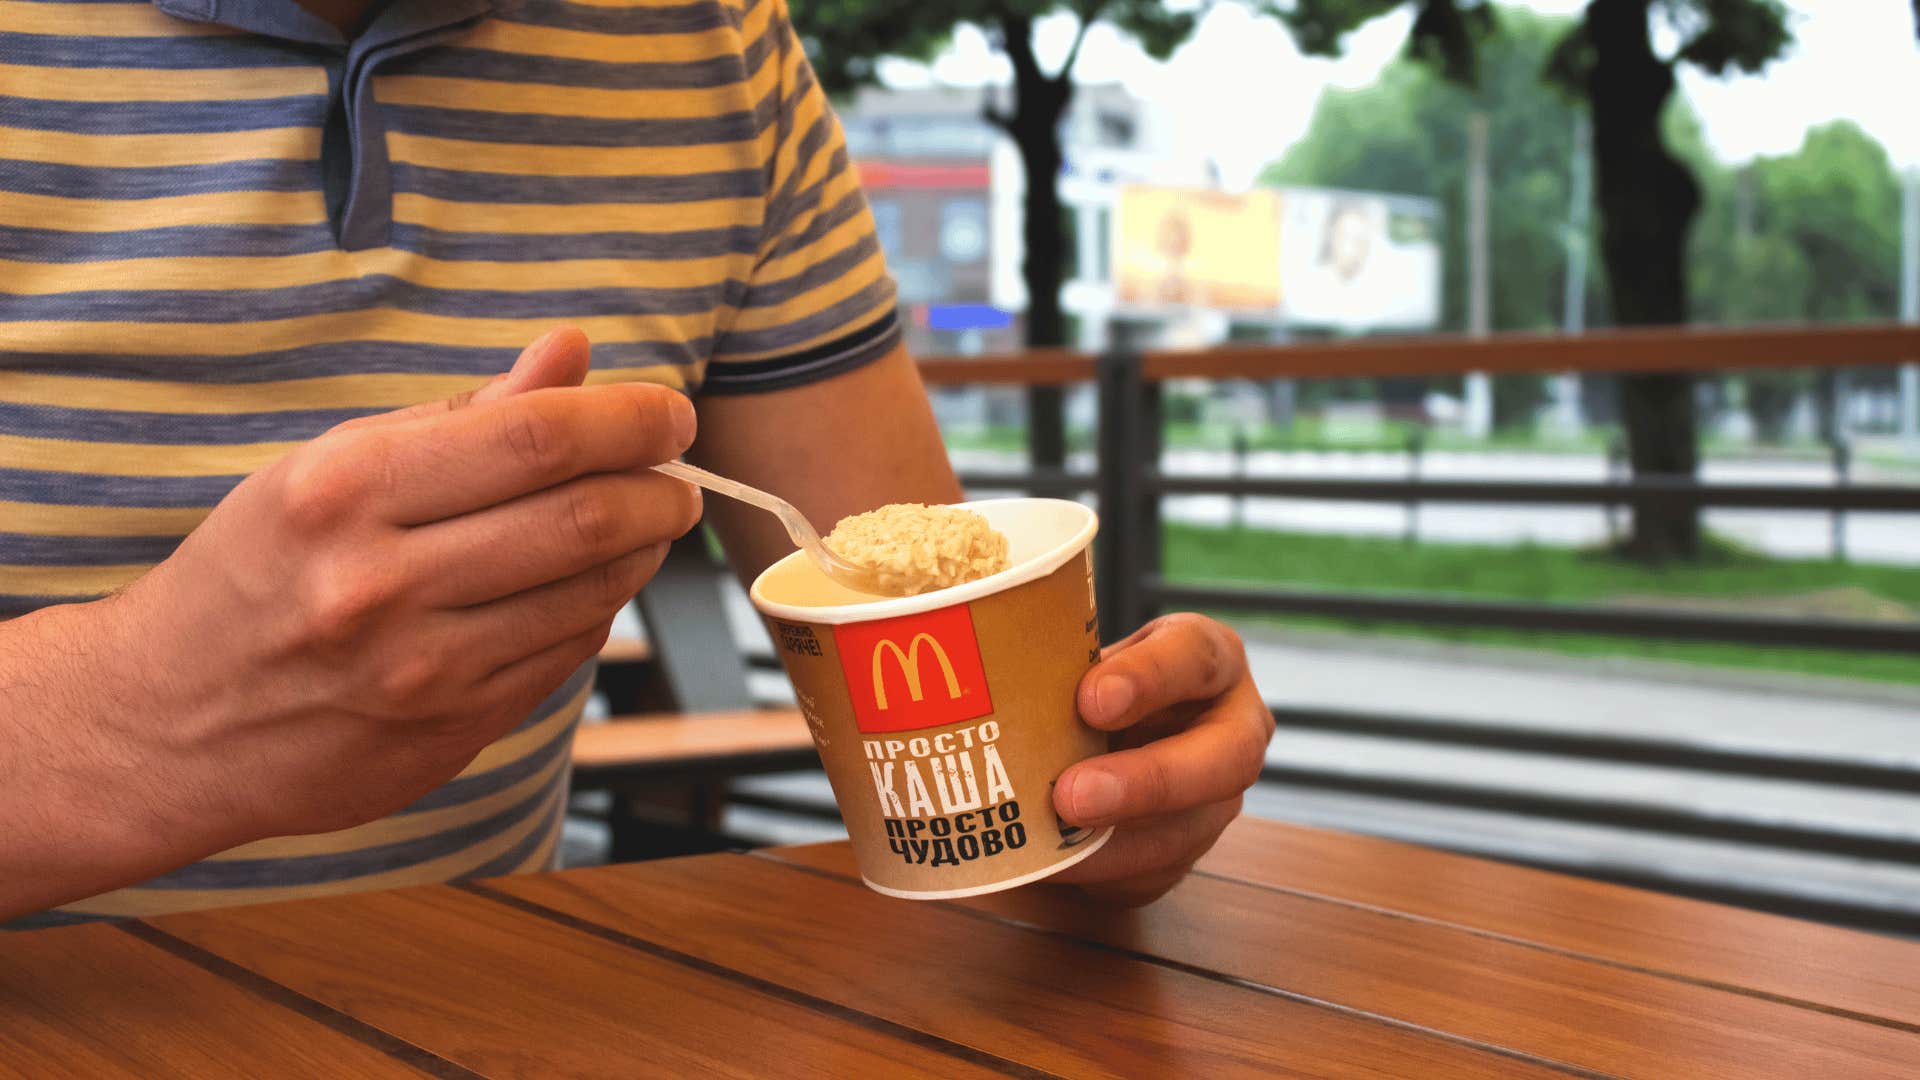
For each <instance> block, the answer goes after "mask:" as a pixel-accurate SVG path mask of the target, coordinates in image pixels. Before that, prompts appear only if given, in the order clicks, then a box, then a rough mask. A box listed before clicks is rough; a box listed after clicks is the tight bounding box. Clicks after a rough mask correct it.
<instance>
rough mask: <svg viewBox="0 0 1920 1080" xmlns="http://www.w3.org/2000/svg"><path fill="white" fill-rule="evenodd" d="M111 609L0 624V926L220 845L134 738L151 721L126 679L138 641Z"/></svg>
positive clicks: (148, 703)
mask: <svg viewBox="0 0 1920 1080" xmlns="http://www.w3.org/2000/svg"><path fill="white" fill-rule="evenodd" d="M115 604H116V601H115V600H112V599H109V600H102V601H96V602H94V603H90V604H67V605H58V606H55V607H50V608H45V609H43V610H41V611H37V612H34V613H32V614H30V615H27V616H24V617H22V618H19V619H14V620H12V621H10V622H6V623H0V746H3V747H4V750H5V752H4V753H3V754H0V922H4V921H5V920H7V919H10V918H13V917H15V916H18V915H22V914H26V913H28V912H32V911H38V910H41V909H43V908H47V907H52V906H54V905H57V904H61V903H65V902H67V901H70V900H76V899H79V898H82V897H86V896H91V895H94V894H96V893H100V892H104V891H107V890H109V889H113V888H117V887H119V886H122V885H128V884H132V883H134V882H138V881H142V880H145V879H147V878H149V877H153V876H154V875H156V874H160V873H164V872H165V871H167V870H169V869H172V868H173V867H176V866H180V865H183V864H185V863H187V862H190V861H192V860H193V859H196V858H199V857H201V856H203V855H206V854H210V853H212V852H213V851H215V850H218V848H219V847H221V846H223V844H222V838H221V837H219V836H216V835H215V834H214V831H213V830H212V829H211V828H210V827H209V826H211V825H212V824H214V823H212V822H206V821H199V820H196V815H194V814H192V813H190V812H187V811H186V809H185V807H184V806H183V802H184V801H185V799H186V797H187V796H186V792H187V791H188V789H189V788H188V785H187V783H186V778H185V777H180V776H176V775H172V774H173V773H174V772H175V771H176V770H174V769H173V768H172V765H171V763H170V762H169V761H168V760H166V757H167V756H166V755H156V754H154V753H153V750H152V747H153V746H154V745H155V740H152V739H149V738H147V737H146V736H147V735H148V734H151V733H153V732H154V731H155V727H154V725H157V724H161V723H164V722H165V719H164V717H162V716H160V715H158V713H159V711H160V709H159V706H158V704H157V703H156V702H155V701H154V700H153V699H152V697H151V695H150V691H149V688H147V687H144V686H142V685H141V679H140V678H139V676H138V675H136V674H134V673H133V671H132V670H130V669H131V668H134V667H136V666H137V663H136V660H135V657H133V656H131V655H129V653H130V651H131V650H132V649H133V648H135V647H136V646H135V643H136V642H137V640H138V639H137V637H136V636H135V635H133V634H130V633H126V632H124V631H125V630H128V629H130V628H128V627H125V626H124V625H123V623H122V621H121V613H120V612H119V611H117V610H116V609H115ZM156 757H159V758H160V760H155V758H156Z"/></svg>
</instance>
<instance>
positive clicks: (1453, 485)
mask: <svg viewBox="0 0 1920 1080" xmlns="http://www.w3.org/2000/svg"><path fill="white" fill-rule="evenodd" d="M1915 359H1920V327H1913V326H1899V325H1863V326H1848V327H1833V328H1820V329H1812V328H1805V329H1802V328H1794V329H1773V330H1746V331H1722V330H1667V329H1658V330H1625V331H1615V332H1608V333H1594V334H1588V335H1585V336H1582V337H1577V338H1564V337H1554V336H1517V335H1516V336H1496V337H1493V338H1487V339H1478V340H1460V339H1444V340H1409V339H1391V340H1379V341H1362V342H1354V343H1342V344H1328V345H1286V346H1264V345H1261V346H1251V345H1234V346H1227V347H1221V348H1216V349H1210V350H1205V351H1199V352H1157V351H1145V352H1131V351H1115V352H1112V353H1109V354H1106V355H1101V356H1092V355H1086V354H1079V353H1073V352H1069V351H1063V350H1052V351H1046V352H1036V353H1030V354H1025V355H1019V356H1011V357H992V358H971V359H936V360H928V361H924V362H923V363H922V365H921V368H922V373H923V377H924V378H925V380H926V381H927V382H928V383H931V384H935V385H968V384H1001V385H1018V386H1028V387H1031V386H1035V385H1040V386H1055V387H1058V386H1064V385H1069V384H1074V383H1094V384H1096V385H1097V387H1098V397H1099V417H1100V429H1099V435H1098V442H1097V456H1098V468H1097V471H1093V472H1075V471H1068V470H1066V469H1064V468H1062V467H1059V466H1057V465H1048V466H1045V467H1041V468H1037V469H1024V470H1020V471H1009V472H971V473H963V475H962V480H963V482H964V483H966V485H967V486H968V487H970V488H974V489H1011V490H1026V491H1030V492H1034V493H1037V494H1053V495H1073V494H1084V493H1086V492H1093V493H1094V494H1095V495H1096V497H1097V500H1098V504H1099V509H1100V512H1101V517H1102V526H1101V532H1100V539H1099V542H1098V543H1099V546H1098V550H1097V557H1096V568H1097V574H1098V586H1099V590H1100V594H1101V600H1100V603H1101V613H1102V620H1101V621H1102V623H1103V624H1104V626H1105V628H1106V633H1107V635H1108V636H1109V637H1110V638H1112V637H1118V636H1121V635H1124V634H1126V633H1128V632H1130V631H1131V630H1132V629H1133V628H1135V627H1137V626H1138V625H1140V624H1142V623H1143V622H1145V621H1146V620H1148V619H1150V618H1152V617H1153V616H1154V615H1156V614H1158V613H1159V612H1161V611H1162V610H1166V609H1169V608H1177V607H1192V608H1200V609H1204V610H1209V611H1215V612H1221V613H1247V614H1267V615H1282V616H1318V617H1336V618H1341V619H1352V620H1371V621H1385V622H1400V623H1417V624H1430V625H1444V626H1450V627H1487V628H1499V629H1504V630H1518V631H1534V632H1562V633H1579V634H1589V635H1604V636H1616V637H1634V638H1663V639H1673V640H1686V641H1697V642H1721V643H1733V644H1742V645H1768V646H1796V647H1812V648H1819V649H1839V650H1864V651H1872V652H1876V653H1881V654H1906V655H1911V656H1914V657H1915V659H1916V663H1920V624H1916V623H1911V622H1909V623H1900V622H1870V621H1849V620H1841V619H1825V618H1821V619H1809V618H1784V617H1772V616H1755V615H1739V614H1723V613H1715V612H1700V611H1680V610H1648V609H1644V608H1638V607H1636V608H1633V609H1631V610H1628V609H1621V608H1596V607H1591V606H1579V605H1570V604H1553V603H1534V602H1518V601H1506V600H1490V599H1476V598H1470V597H1462V596H1443V595H1434V594H1425V593H1420V594H1409V593H1401V594H1380V593H1359V592H1345V591H1330V590H1322V589H1314V588H1303V587H1280V586H1271V585H1260V586H1254V585H1247V586H1240V585H1233V586H1225V585H1212V584H1209V585H1197V584H1190V583H1183V582H1180V581H1176V580H1170V579H1169V577H1168V575H1167V572H1166V567H1165V566H1164V565H1163V560H1162V552H1161V537H1162V500H1163V499H1164V498H1165V497H1167V496H1170V495H1192V494H1213V495H1229V496H1242V497H1247V496H1269V497H1283V498H1293V499H1323V500H1355V501H1370V502H1390V503H1398V504H1419V503H1474V504H1507V505H1559V506H1567V505H1574V506H1596V507H1603V508H1609V509H1625V510H1628V511H1631V510H1633V509H1635V508H1643V507H1652V506H1657V505H1665V506H1673V505H1680V506H1688V507H1694V508H1729V507H1733V508H1772V509H1800V510H1811V511H1827V512H1830V513H1838V512H1842V511H1844V512H1848V513H1882V512H1916V511H1920V487H1914V486H1895V485H1884V484H1858V483H1849V484H1845V485H1840V486H1810V485H1773V484H1752V483H1739V484H1720V483H1704V482H1698V481H1694V480H1686V479H1677V478H1673V477H1640V478H1625V479H1620V480H1617V481H1607V482H1564V483H1563V482H1545V481H1524V482H1514V481H1484V482H1483V481H1458V480H1428V479H1418V478H1399V479H1375V478H1322V477H1313V478H1296V477H1273V478H1267V477H1250V476H1245V475H1240V474H1238V473H1224V472H1223V473H1220V474H1218V475H1185V474H1182V475H1168V474H1167V473H1165V472H1163V471H1162V468H1161V460H1162V450H1163V446H1162V432H1163V429H1164V415H1163V412H1162V408H1161V396H1162V395H1161V389H1162V386H1163V384H1165V383H1166V382H1167V381H1168V380H1170V379H1188V378H1199V379H1213V380H1226V379H1250V380H1268V379H1279V378H1308V379H1310V378H1325V377H1340V378H1360V377H1381V376H1408V375H1421V376H1444V375H1459V374H1463V373H1466V372H1469V371H1484V372H1490V373H1496V374H1499V373H1523V372H1524V373H1561V372H1580V373H1596V372H1612V373H1632V372H1656V371H1658V372H1672V371H1686V372H1701V373H1705V372H1721V371H1726V370H1750V369H1756V368H1767V367H1846V366H1857V365H1872V364H1894V363H1901V362H1909V361H1913V360H1915ZM1275 716H1276V720H1277V721H1278V723H1279V724H1280V725H1281V726H1282V728H1283V729H1286V730H1293V731H1327V732H1342V733H1347V734H1352V733H1359V734H1363V735H1369V736H1373V737H1377V738H1380V739H1388V740H1392V739H1398V740H1405V741H1408V742H1411V743H1417V744H1419V745H1423V746H1424V745H1438V746H1443V747H1454V748H1460V747H1470V748H1482V749H1485V748H1491V749H1496V750H1501V751H1509V752H1514V753H1519V754H1537V755H1550V756H1553V757H1555V758H1560V759H1568V760H1575V761H1583V762H1611V763H1643V764H1653V765H1659V766H1665V767H1671V768H1680V769H1690V770H1699V771H1703V772H1709V773H1712V774H1714V775H1717V776H1735V777H1752V778H1761V779H1772V780H1788V781H1794V782H1801V783H1810V784H1820V785H1829V786H1831V787H1833V788H1835V789H1836V790H1837V789H1842V788H1844V789H1848V790H1851V791H1871V792H1879V793H1888V792H1891V793H1898V794H1901V795H1909V796H1911V795H1920V765H1916V762H1920V716H1916V718H1915V728H1914V732H1915V744H1916V753H1915V754H1914V755H1912V756H1909V757H1907V758H1905V759H1902V760H1892V761H1885V760H1866V759H1862V758H1860V757H1858V756H1851V757H1850V756H1845V755H1823V754H1821V753H1818V752H1791V753H1776V752H1771V751H1767V750H1744V751H1743V750H1728V749H1725V748H1703V747H1699V746H1690V745H1687V744H1686V743H1685V742H1684V741H1683V740H1663V739H1658V738H1646V737H1624V736H1623V737H1613V736H1609V735H1607V734H1605V733H1580V734H1566V733H1554V732H1551V731H1545V730H1542V729H1540V728H1537V727H1528V726H1525V725H1515V724H1501V723H1491V722H1487V723H1482V722H1477V721H1471V720H1461V719H1458V718H1443V717H1402V716H1379V715H1368V714H1362V713H1356V712H1345V711H1340V710H1299V709H1288V708H1276V710H1275ZM1817 722H1818V718H1817V717H1814V716H1810V717H1809V723H1817ZM1268 778H1269V779H1271V780H1273V781H1275V782H1277V783H1285V784H1289V785H1295V786H1302V787H1306V788H1311V789H1316V790H1326V791H1346V792H1369V791H1372V792H1376V793H1377V792H1383V791H1390V793H1391V794H1392V795H1393V796H1394V797H1395V798H1399V799H1409V798H1410V799H1415V800H1418V801H1421V802H1428V803H1434V804H1438V805H1443V806H1449V807H1454V808H1466V809H1486V810H1497V811H1500V812H1505V813H1513V814H1519V815H1524V816H1528V817H1537V818H1545V819H1551V820H1554V821H1561V822H1576V823H1577V822H1599V823H1605V824H1608V825H1611V826H1617V827H1622V828H1626V829H1633V830H1642V831H1645V832H1648V833H1657V834H1661V835H1677V836H1692V837H1709V838H1716V839H1721V840H1727V841H1733V842H1737V843H1741V844H1747V845H1758V846H1763V847H1766V848H1769V849H1779V850H1786V851H1807V852H1822V853H1828V854H1838V855H1844V856H1847V857H1849V858H1856V859H1860V860H1869V861H1873V862H1876V863H1880V864H1886V865H1895V866H1899V867H1903V868H1920V836H1915V835H1904V834H1900V835H1889V834H1887V833H1885V832H1883V831H1882V832H1875V831H1867V830H1857V829H1846V828H1834V827H1830V826H1828V825H1820V824H1814V825H1809V824H1806V823H1802V822H1795V821H1793V820H1786V819H1781V818H1780V817H1778V816H1770V815H1768V814H1766V813H1765V812H1763V811H1762V812H1756V813H1755V814H1754V815H1752V816H1751V817H1747V818H1739V817H1736V818H1728V817H1726V816H1724V815H1713V814H1701V813H1695V812H1692V811H1690V810H1688V809H1687V808H1686V807H1684V806H1678V805H1672V804H1664V803H1662V804H1647V803H1645V802H1636V801H1634V800H1617V801H1616V800H1608V799H1595V798H1584V799H1582V798H1572V797H1562V796H1559V795H1556V794H1554V793H1552V792H1538V791H1535V792H1521V793H1516V792H1513V791H1503V790H1499V789H1496V788H1490V787H1487V786H1484V785H1477V784H1475V783H1473V782H1472V781H1471V779H1470V778H1462V779H1461V780H1460V782H1451V781H1449V782H1445V783H1426V784H1409V783H1407V782H1405V781H1404V780H1392V779H1372V778H1368V777H1366V776H1364V775H1354V774H1351V773H1339V774H1334V773H1328V772H1325V771H1315V770H1310V769H1293V768H1289V767H1288V766H1286V765H1284V764H1279V765H1276V766H1275V767H1273V768H1271V769H1270V770H1269V777H1268ZM1481 853H1483V854H1487V853H1492V854H1500V852H1497V851H1496V852H1487V851H1484V850H1483V851H1482V852H1481ZM1510 857H1513V858H1515V859H1516V860H1517V861H1526V862H1535V863H1539V864H1542V865H1549V866H1556V865H1557V866H1560V867H1561V868H1573V869H1578V870H1580V871H1581V872H1586V873H1591V874H1594V875H1595V876H1601V877H1612V878H1616V879H1619V880H1623V881H1630V882H1634V883H1636V884H1643V885H1654V886H1658V887H1663V888H1670V889H1673V890H1675V891H1682V892H1692V893H1696V894H1699V895H1707V896H1713V897H1715V898H1719V899H1727V900H1733V901H1736V902H1741V903H1746V904H1749V905H1752V906H1757V907H1764V908H1771V909H1775V910H1782V911H1788V912H1793V913H1797V914H1804V915H1810V916H1815V917H1820V918H1826V919H1830V920H1834V921H1841V922H1849V923H1854V924H1857V925H1869V926H1876V927H1891V928H1894V929H1897V930H1901V931H1905V932H1909V933H1920V896H1916V897H1915V898H1914V899H1913V902H1912V903H1911V904H1902V903H1898V902H1896V903H1893V904H1891V905H1890V904H1889V903H1888V902H1887V901H1886V900H1885V898H1884V897H1874V898H1869V897H1864V896H1859V895H1847V894H1846V893H1845V890H1832V889H1826V890H1814V891H1809V890H1804V889H1803V890H1796V889H1794V888H1792V887H1790V884H1789V883H1784V882H1765V881H1761V882H1754V881H1731V880H1728V881H1706V880H1703V879H1701V878H1700V877H1698V876H1691V877H1686V876H1683V877H1675V876H1673V875H1671V874H1666V873H1663V872H1661V871H1660V870H1658V869H1657V868H1648V867H1642V866H1634V865H1627V864H1616V865H1611V866H1605V867H1595V866H1592V865H1573V864H1569V863H1563V862H1558V861H1556V860H1555V859H1552V858H1542V857H1539V856H1538V855H1537V854H1519V855H1513V856H1510ZM1816 893H1817V895H1816Z"/></svg>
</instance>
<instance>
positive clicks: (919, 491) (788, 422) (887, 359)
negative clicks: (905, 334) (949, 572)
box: [692, 347, 963, 581]
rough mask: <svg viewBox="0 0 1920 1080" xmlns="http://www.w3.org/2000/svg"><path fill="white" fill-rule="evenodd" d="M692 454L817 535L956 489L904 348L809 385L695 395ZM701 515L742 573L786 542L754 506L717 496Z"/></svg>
mask: <svg viewBox="0 0 1920 1080" xmlns="http://www.w3.org/2000/svg"><path fill="white" fill-rule="evenodd" d="M692 456H693V457H695V459H696V460H698V461H699V462H700V463H701V464H702V465H705V466H706V467H708V468H710V469H712V470H714V471H715V472H718V473H721V474H722V475H725V476H731V477H734V478H735V479H738V480H742V481H745V482H746V483H749V484H753V485H754V486H756V487H760V488H764V489H766V490H768V491H771V492H773V493H775V494H777V495H779V496H781V497H782V498H785V499H787V500H788V501H789V502H791V503H793V504H794V505H795V506H797V507H799V508H800V510H801V512H802V513H804V514H806V515H807V519H808V520H809V521H811V522H813V525H814V527H815V528H817V529H819V530H820V531H821V532H822V533H825V532H827V531H828V530H829V529H831V528H833V526H834V523H835V522H837V521H839V520H840V518H842V517H844V516H846V515H848V514H855V513H860V512H861V511H865V510H872V509H873V508H875V507H877V506H881V505H883V504H885V503H896V502H926V503H949V502H957V501H958V500H960V499H961V498H962V497H963V496H962V494H961V490H960V484H959V482H958V481H956V480H955V479H954V475H953V466H952V465H951V464H950V463H949V462H948V460H947V450H946V446H945V444H944V443H942V442H941V439H940V428H939V427H938V426H937V425H936V424H935V423H934V420H933V409H932V407H931V406H930V405H929V404H928V401H927V392H926V388H925V387H924V386H922V385H921V383H920V373H919V370H918V369H917V368H915V367H914V364H913V359H912V358H911V357H910V356H908V355H907V351H906V349H905V348H904V347H896V348H894V349H893V351H891V352H889V353H888V354H887V355H886V356H883V357H881V358H880V359H878V360H876V361H874V362H873V363H872V364H869V365H867V366H866V367H863V368H860V369H859V370H856V371H850V372H847V373H846V374H844V375H840V376H837V377H835V378H832V379H829V380H827V381H825V382H819V383H814V384H812V385H810V386H800V387H795V388H793V389H790V390H780V391H775V392H773V393H768V394H751V395H743V396H739V397H717V398H709V399H706V400H703V401H702V402H701V404H700V437H699V439H698V440H696V441H695V443H694V446H693V455H692ZM707 516H708V519H709V520H710V521H712V522H713V524H714V525H715V527H716V528H717V529H718V531H719V533H720V538H721V539H722V540H723V541H725V543H726V548H727V556H728V558H729V560H731V561H732V563H733V566H734V570H735V571H736V572H737V573H738V574H739V575H740V577H741V579H742V580H743V581H752V580H753V578H754V576H755V575H757V574H758V573H759V572H760V571H761V570H763V569H765V568H766V567H767V566H770V565H772V563H773V562H775V561H776V560H778V559H779V558H780V557H781V556H783V555H785V554H787V553H788V552H790V551H792V550H793V542H792V541H791V540H789V539H788V538H787V535H786V532H785V531H784V530H782V528H781V527H780V523H779V521H778V520H776V519H775V518H774V517H773V516H772V515H771V514H768V513H766V512H765V511H763V510H757V509H754V508H752V507H748V506H742V505H740V504H737V503H732V502H731V501H730V500H727V499H717V498H716V499H709V500H708V501H707Z"/></svg>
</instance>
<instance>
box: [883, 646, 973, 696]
mask: <svg viewBox="0 0 1920 1080" xmlns="http://www.w3.org/2000/svg"><path fill="white" fill-rule="evenodd" d="M923 643H924V644H925V645H926V646H927V648H929V649H931V650H933V658H934V659H935V660H938V661H940V674H942V675H944V676H946V678H947V696H948V697H950V698H957V697H959V696H960V680H959V679H958V678H957V677H955V676H954V674H953V661H951V660H949V659H947V650H945V649H943V648H941V647H940V643H939V642H938V641H935V640H934V639H933V636H932V635H931V634H924V633H922V634H915V635H913V642H912V644H910V645H908V646H907V651H906V652H901V651H900V646H898V645H895V644H894V643H893V642H892V641H891V640H889V639H886V638H882V639H881V640H880V643H879V644H878V645H875V646H874V647H873V699H874V702H875V704H876V705H878V706H879V708H880V709H881V710H882V711H885V710H886V707H887V684H886V681H885V679H884V678H882V675H883V672H882V671H881V670H880V660H881V658H883V657H887V656H891V657H893V658H894V660H896V661H897V662H899V664H900V672H901V674H903V675H905V676H906V678H907V696H908V697H909V698H910V699H912V700H914V701H919V700H921V693H920V646H921V644H923Z"/></svg>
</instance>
